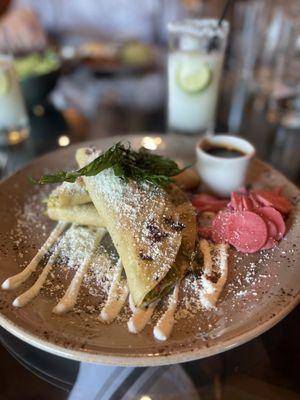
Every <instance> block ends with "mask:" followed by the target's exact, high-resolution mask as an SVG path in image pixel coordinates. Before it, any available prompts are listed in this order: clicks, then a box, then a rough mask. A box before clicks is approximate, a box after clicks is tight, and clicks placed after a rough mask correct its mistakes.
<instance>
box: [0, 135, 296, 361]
mask: <svg viewBox="0 0 300 400" xmlns="http://www.w3.org/2000/svg"><path fill="white" fill-rule="evenodd" d="M142 136H150V137H158V136H160V137H162V139H164V138H166V137H167V135H162V134H161V133H152V132H151V133H150V132H149V133H148V132H142V133H131V134H127V135H120V134H119V135H113V136H107V137H104V138H98V139H94V140H88V141H83V142H78V143H74V144H72V145H71V146H68V147H66V148H64V149H56V150H53V151H51V152H48V153H46V154H44V155H42V156H40V157H37V158H35V159H34V160H32V161H31V162H29V163H27V164H26V165H24V166H23V167H22V168H21V169H19V170H17V171H16V172H14V173H13V174H12V175H10V176H8V177H6V178H4V179H2V180H0V187H1V186H2V184H4V183H5V182H6V181H8V180H11V179H14V178H15V176H16V175H17V174H19V173H21V172H22V171H23V170H24V169H26V168H30V167H31V166H33V165H34V164H35V163H39V162H42V160H43V158H48V157H51V155H53V154H55V153H57V152H60V151H61V150H65V151H67V152H69V151H72V150H73V149H76V148H78V147H80V146H86V145H88V144H93V143H96V142H99V141H110V140H118V139H123V140H130V138H139V137H142ZM184 137H185V136H184ZM256 161H257V162H259V163H261V164H262V165H264V166H267V167H268V168H271V169H272V170H275V171H276V173H277V174H279V175H281V176H283V177H284V175H283V174H282V173H281V172H279V171H278V170H276V169H275V168H273V167H272V166H270V165H269V164H267V163H265V162H264V161H261V160H259V159H256ZM285 179H287V178H285ZM289 184H290V185H293V187H294V189H296V190H297V191H299V188H298V187H297V186H296V185H295V184H294V183H293V182H291V181H289ZM299 303H300V292H298V293H297V294H296V295H295V296H294V297H290V298H289V301H287V302H285V304H284V305H283V307H282V308H281V309H280V311H279V312H278V313H276V314H272V315H271V317H270V318H268V319H267V320H266V321H264V322H262V323H260V324H258V325H257V326H256V327H255V328H254V329H252V330H251V331H249V330H248V331H245V332H242V333H241V334H239V335H236V336H234V337H231V338H229V339H226V340H224V341H223V342H222V343H216V344H213V345H212V346H210V347H202V348H201V349H199V348H198V349H197V348H196V349H193V350H185V351H182V352H179V353H171V354H163V355H155V354H152V355H151V356H144V355H136V356H128V355H126V354H124V355H115V354H111V355H108V354H100V353H96V352H94V353H93V352H92V351H84V350H73V349H70V348H66V347H63V346H62V345H57V344H55V343H53V342H51V341H47V340H45V339H42V338H40V337H39V336H38V335H36V334H33V333H31V332H30V331H29V330H27V329H24V328H21V327H19V326H18V325H17V324H16V323H15V322H12V321H11V320H10V319H9V318H8V317H6V316H4V315H3V314H2V313H1V312H0V326H1V327H2V328H4V329H5V330H7V331H8V332H9V333H11V334H13V335H14V336H16V337H17V338H19V339H21V340H22V341H24V342H26V343H28V344H30V345H32V346H34V347H36V348H38V349H40V350H43V351H46V352H49V353H51V354H54V355H57V356H60V357H64V358H67V359H70V360H76V361H81V362H90V363H96V364H105V365H115V366H159V365H170V364H175V363H181V362H187V361H193V360H198V359H202V358H206V357H209V356H213V355H216V354H220V353H223V352H225V351H227V350H231V349H233V348H235V347H238V346H240V345H242V344H244V343H246V342H248V341H250V340H252V339H254V338H256V337H257V336H259V335H261V334H263V333H264V332H266V331H267V330H269V329H271V328H272V327H273V326H274V325H276V324H277V323H278V322H280V321H281V320H282V319H283V318H284V317H285V316H286V315H288V314H289V313H290V312H291V311H292V310H293V309H294V308H295V307H296V306H297V305H298V304H299Z"/></svg>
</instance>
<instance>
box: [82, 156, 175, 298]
mask: <svg viewBox="0 0 300 400" xmlns="http://www.w3.org/2000/svg"><path fill="white" fill-rule="evenodd" d="M98 155H99V154H98V153H96V152H93V151H92V150H91V149H79V150H78V151H77V153H76V160H77V162H78V164H79V165H80V166H81V167H82V166H84V165H86V164H87V163H89V162H91V161H92V160H93V159H94V158H95V157H97V156H98ZM83 180H84V182H85V186H86V189H87V191H88V193H89V195H90V198H91V200H92V202H93V203H94V205H95V207H96V209H97V211H98V213H99V215H100V217H101V219H102V220H103V222H104V225H105V227H106V229H107V231H108V233H109V234H110V237H111V239H112V242H113V244H114V246H115V247H116V250H117V252H118V254H119V256H120V258H121V260H122V263H123V266H124V270H125V272H126V276H127V283H128V286H129V290H130V293H131V296H132V298H133V301H134V303H135V305H136V306H141V305H142V303H143V300H144V298H145V296H146V295H147V294H148V293H149V292H150V291H151V290H152V289H153V288H155V287H156V286H157V285H158V284H159V282H161V281H162V279H163V278H164V277H165V276H166V275H167V273H168V271H169V270H170V269H171V268H172V266H173V265H174V263H175V260H176V257H177V254H178V250H179V247H180V245H181V240H182V232H181V229H180V230H179V229H178V228H177V227H176V225H177V226H179V225H180V218H179V214H178V212H177V211H176V207H175V205H174V204H173V203H172V201H171V200H170V196H169V195H168V193H167V192H166V190H165V189H163V188H161V187H158V186H154V185H151V184H149V183H146V182H143V183H137V182H134V181H125V180H124V179H122V178H120V177H117V176H116V175H115V174H114V171H113V170H112V169H111V168H109V169H106V170H104V171H102V172H100V173H99V174H98V175H95V176H84V177H83ZM169 221H173V223H172V224H170V223H169Z"/></svg>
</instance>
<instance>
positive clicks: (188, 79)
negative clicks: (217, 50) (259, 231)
mask: <svg viewBox="0 0 300 400" xmlns="http://www.w3.org/2000/svg"><path fill="white" fill-rule="evenodd" d="M211 77H212V72H211V69H210V67H209V65H208V64H206V63H204V62H203V63H202V62H201V63H199V62H197V63H188V62H186V63H183V64H180V65H179V66H178V68H177V71H176V80H177V83H178V85H179V86H180V87H181V89H182V90H184V91H185V92H187V93H199V92H201V91H202V90H204V89H206V87H207V86H208V85H209V84H210V82H211Z"/></svg>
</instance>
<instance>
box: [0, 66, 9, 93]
mask: <svg viewBox="0 0 300 400" xmlns="http://www.w3.org/2000/svg"><path fill="white" fill-rule="evenodd" d="M10 86H11V82H10V74H9V72H8V71H0V96H4V95H5V94H7V93H8V92H9V90H10Z"/></svg>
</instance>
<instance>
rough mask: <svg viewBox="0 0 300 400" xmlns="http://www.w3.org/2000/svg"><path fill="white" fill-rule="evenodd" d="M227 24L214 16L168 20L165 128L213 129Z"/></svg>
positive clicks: (178, 130) (179, 130)
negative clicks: (166, 122)
mask: <svg viewBox="0 0 300 400" xmlns="http://www.w3.org/2000/svg"><path fill="white" fill-rule="evenodd" d="M228 30H229V24H228V22H227V21H223V22H222V24H221V26H218V20H216V19H186V20H183V21H180V22H175V23H170V24H169V25H168V31H169V55H168V130H169V131H170V132H175V133H184V134H195V135H197V134H198V135H199V134H203V133H205V132H207V131H213V130H214V125H215V112H216V105H217V100H218V93H219V86H220V79H221V73H222V67H223V59H224V51H225V47H226V43H227V35H228Z"/></svg>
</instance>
